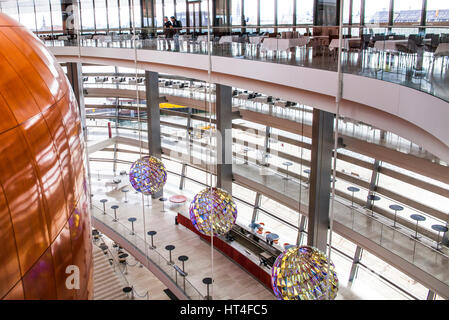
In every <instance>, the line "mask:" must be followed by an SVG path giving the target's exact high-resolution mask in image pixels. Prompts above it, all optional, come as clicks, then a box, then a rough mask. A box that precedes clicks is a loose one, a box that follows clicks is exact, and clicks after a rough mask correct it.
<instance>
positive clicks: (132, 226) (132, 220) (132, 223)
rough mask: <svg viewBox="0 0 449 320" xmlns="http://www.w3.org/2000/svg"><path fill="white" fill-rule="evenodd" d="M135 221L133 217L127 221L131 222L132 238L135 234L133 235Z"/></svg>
mask: <svg viewBox="0 0 449 320" xmlns="http://www.w3.org/2000/svg"><path fill="white" fill-rule="evenodd" d="M136 220H137V219H136V218H134V217H131V218H129V219H128V221H129V222H131V230H132V231H131V235H132V236H133V235H135V233H134V222H136Z"/></svg>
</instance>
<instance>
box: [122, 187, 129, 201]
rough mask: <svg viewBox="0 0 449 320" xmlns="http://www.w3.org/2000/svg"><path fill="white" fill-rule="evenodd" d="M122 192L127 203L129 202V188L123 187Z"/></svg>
mask: <svg viewBox="0 0 449 320" xmlns="http://www.w3.org/2000/svg"><path fill="white" fill-rule="evenodd" d="M122 192H123V193H124V194H125V203H128V197H127V193H128V192H129V190H128V189H122Z"/></svg>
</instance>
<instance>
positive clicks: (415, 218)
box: [410, 214, 426, 240]
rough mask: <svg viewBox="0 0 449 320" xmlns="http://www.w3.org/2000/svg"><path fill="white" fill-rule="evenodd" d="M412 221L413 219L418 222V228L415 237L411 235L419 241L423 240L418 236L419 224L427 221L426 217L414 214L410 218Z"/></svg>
mask: <svg viewBox="0 0 449 320" xmlns="http://www.w3.org/2000/svg"><path fill="white" fill-rule="evenodd" d="M410 219H413V220H415V221H416V228H415V235H413V234H412V235H411V237H412V238H414V239H416V240H419V239H420V238H421V236H418V223H419V222H420V221H426V217H424V216H422V215H420V214H412V215H411V216H410Z"/></svg>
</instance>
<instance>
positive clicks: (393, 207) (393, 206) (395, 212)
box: [389, 204, 404, 229]
mask: <svg viewBox="0 0 449 320" xmlns="http://www.w3.org/2000/svg"><path fill="white" fill-rule="evenodd" d="M389 208H390V209H391V210H394V223H393V225H392V227H393V228H395V229H400V228H401V227H398V226H396V217H397V213H398V211H402V210H404V208H403V207H402V206H400V205H397V204H392V205H390V206H389Z"/></svg>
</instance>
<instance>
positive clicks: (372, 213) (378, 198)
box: [367, 194, 380, 219]
mask: <svg viewBox="0 0 449 320" xmlns="http://www.w3.org/2000/svg"><path fill="white" fill-rule="evenodd" d="M367 199H368V200H369V201H371V218H374V219H377V217H375V216H374V201H379V200H380V197H379V196H376V195H374V194H370V195H368V197H367Z"/></svg>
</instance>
